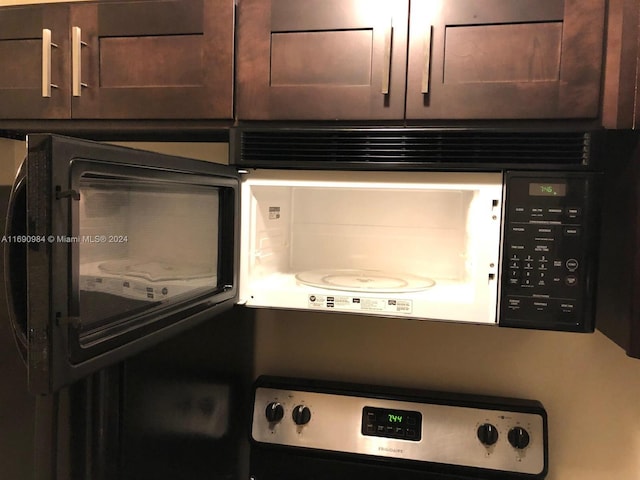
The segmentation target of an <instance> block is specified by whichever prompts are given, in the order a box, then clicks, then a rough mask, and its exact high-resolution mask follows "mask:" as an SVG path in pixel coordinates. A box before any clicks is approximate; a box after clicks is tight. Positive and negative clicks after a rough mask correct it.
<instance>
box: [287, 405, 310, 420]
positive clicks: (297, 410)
mask: <svg viewBox="0 0 640 480" xmlns="http://www.w3.org/2000/svg"><path fill="white" fill-rule="evenodd" d="M291 416H292V417H293V421H294V423H295V424H296V425H306V424H307V423H309V420H311V410H309V407H305V406H304V405H296V406H295V407H294V409H293V413H292V414H291Z"/></svg>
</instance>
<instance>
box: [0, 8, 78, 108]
mask: <svg viewBox="0 0 640 480" xmlns="http://www.w3.org/2000/svg"><path fill="white" fill-rule="evenodd" d="M68 21H69V18H68V9H67V7H66V6H61V5H30V6H27V7H12V8H3V9H0V65H1V67H0V118H42V117H48V118H68V117H69V113H70V108H69V107H70V105H69V103H70V102H69V96H68V94H67V90H68V85H69V78H68V74H67V71H68V70H69V58H68V56H67V53H66V52H67V50H68V46H69V40H68V27H67V25H68Z"/></svg>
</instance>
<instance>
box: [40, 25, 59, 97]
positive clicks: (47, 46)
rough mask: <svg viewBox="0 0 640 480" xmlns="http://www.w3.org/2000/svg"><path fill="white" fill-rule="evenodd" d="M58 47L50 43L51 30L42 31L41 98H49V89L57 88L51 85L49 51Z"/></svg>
mask: <svg viewBox="0 0 640 480" xmlns="http://www.w3.org/2000/svg"><path fill="white" fill-rule="evenodd" d="M52 48H58V45H56V44H55V43H53V42H52V41H51V30H49V29H48V28H43V29H42V96H43V97H44V98H48V97H51V89H52V88H58V86H57V85H54V84H52V83H51V49H52Z"/></svg>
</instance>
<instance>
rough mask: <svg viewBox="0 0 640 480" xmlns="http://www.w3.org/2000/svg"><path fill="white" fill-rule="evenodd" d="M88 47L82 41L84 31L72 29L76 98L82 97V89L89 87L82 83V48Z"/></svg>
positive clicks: (72, 77) (73, 77) (73, 75)
mask: <svg viewBox="0 0 640 480" xmlns="http://www.w3.org/2000/svg"><path fill="white" fill-rule="evenodd" d="M86 46H87V44H86V42H83V41H82V29H81V28H80V27H71V94H72V95H73V96H74V97H79V96H80V95H82V87H85V88H86V87H87V84H86V83H82V47H86Z"/></svg>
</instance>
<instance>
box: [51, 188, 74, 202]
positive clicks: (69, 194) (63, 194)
mask: <svg viewBox="0 0 640 480" xmlns="http://www.w3.org/2000/svg"><path fill="white" fill-rule="evenodd" d="M63 198H71V199H72V200H76V201H80V192H78V191H77V190H73V189H71V190H64V191H63V190H62V189H61V188H60V187H56V200H61V199H63Z"/></svg>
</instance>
